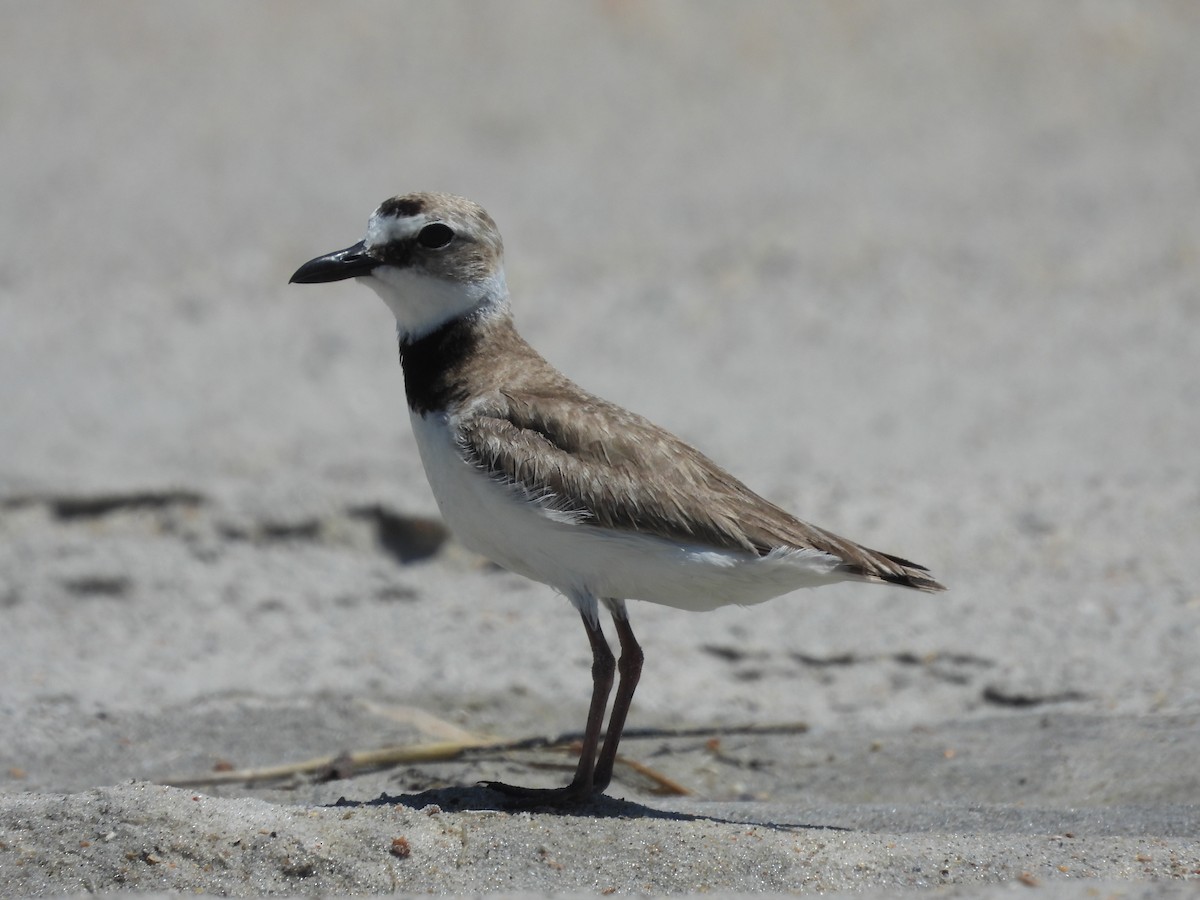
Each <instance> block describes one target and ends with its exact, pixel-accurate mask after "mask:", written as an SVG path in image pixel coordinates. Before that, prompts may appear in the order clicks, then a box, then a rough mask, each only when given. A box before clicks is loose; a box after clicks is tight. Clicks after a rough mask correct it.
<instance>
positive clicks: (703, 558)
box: [291, 193, 944, 805]
mask: <svg viewBox="0 0 1200 900" xmlns="http://www.w3.org/2000/svg"><path fill="white" fill-rule="evenodd" d="M347 278H357V279H359V280H360V281H361V282H362V283H363V284H365V285H367V286H368V287H370V288H372V289H374V290H375V292H376V293H377V294H378V295H379V296H380V297H381V298H382V299H383V302H384V303H386V304H387V306H388V308H389V309H391V311H392V313H393V314H394V315H395V317H396V330H397V334H398V336H399V342H400V365H401V368H402V369H403V372H404V389H405V394H406V396H407V400H408V411H409V419H410V421H411V423H412V428H413V434H414V435H415V437H416V443H417V447H418V449H419V452H420V455H421V462H422V464H423V465H424V468H425V474H426V476H427V477H428V479H429V485H430V487H431V488H432V490H433V495H434V497H435V499H436V501H437V504H438V508H439V509H440V510H441V513H442V515H443V517H444V518H445V520H446V523H447V524H448V525H449V527H450V529H451V531H453V532H454V534H455V535H456V536H457V537H458V538H459V540H460V541H461V542H462V543H463V544H464V545H466V546H467V547H468V548H470V549H472V550H474V551H476V552H478V553H480V554H482V555H483V556H485V557H488V558H489V559H491V560H493V561H494V562H496V563H498V564H499V565H501V566H503V567H504V568H506V569H509V570H511V571H513V572H518V573H520V574H521V575H524V576H526V577H528V578H531V579H533V580H534V581H538V582H541V583H543V584H547V585H550V586H551V587H553V588H555V589H557V590H558V591H560V592H561V593H562V594H563V595H564V596H566V598H567V599H568V600H570V601H571V603H572V604H573V605H574V606H575V608H576V609H577V610H578V612H579V614H580V616H581V618H582V619H583V626H584V628H585V629H586V631H587V637H588V641H589V642H590V644H591V650H592V699H591V704H590V707H589V710H588V717H587V725H586V728H585V730H584V739H583V745H582V752H581V753H580V757H579V763H578V765H577V767H576V769H575V774H574V777H573V778H572V780H571V782H570V784H568V785H566V786H565V787H561V788H525V787H517V786H514V785H507V784H502V783H500V782H485V784H486V785H487V786H488V787H490V788H493V789H495V790H497V791H500V792H501V793H503V794H505V795H508V796H510V797H514V798H518V800H519V801H520V802H525V803H532V804H546V805H567V804H572V803H579V802H583V801H586V800H587V799H588V798H590V797H593V796H595V795H597V794H600V793H602V792H603V791H604V790H605V789H606V788H607V787H608V784H609V781H610V779H611V778H612V771H613V762H614V760H615V758H616V754H617V745H618V743H619V742H620V740H621V731H622V729H623V728H624V725H625V719H626V716H627V714H628V712H629V705H630V702H631V701H632V699H633V694H634V690H635V689H636V688H637V684H638V679H639V677H640V676H641V671H642V649H641V647H640V646H639V645H638V642H637V639H636V638H635V637H634V634H633V629H632V628H631V627H630V624H629V615H628V611H627V609H626V605H625V603H626V601H627V600H646V601H649V602H651V603H661V604H665V605H667V606H673V607H676V608H679V609H686V610H710V609H715V608H717V607H720V606H726V605H729V604H738V605H748V604H752V603H760V602H762V601H765V600H769V599H771V598H772V597H777V596H779V595H781V594H785V593H788V592H790V591H793V590H796V589H797V588H802V587H814V586H818V585H824V584H832V583H834V582H839V581H862V582H877V583H884V584H896V585H903V586H904V587H908V588H915V589H916V590H919V591H941V590H944V588H943V586H942V585H941V584H939V583H938V582H937V581H935V580H934V578H933V577H932V576H931V575H930V574H929V571H928V570H927V569H926V568H925V567H924V566H920V565H917V564H916V563H913V562H909V561H908V560H906V559H901V558H900V557H898V556H892V555H890V554H887V553H880V552H879V551H877V550H870V549H868V548H866V547H863V546H862V545H860V544H856V543H854V542H853V541H850V540H847V539H846V538H843V537H839V536H838V535H836V534H833V533H832V532H829V531H826V530H824V529H822V528H818V527H816V526H815V525H809V524H808V523H806V522H802V521H800V520H799V519H797V518H795V517H794V516H792V515H791V514H789V513H787V512H785V511H784V510H783V509H781V508H780V507H778V506H776V505H775V504H774V503H771V502H770V501H768V500H765V499H764V498H762V497H760V496H759V495H758V494H756V493H755V492H754V491H752V490H750V488H748V487H746V485H744V484H742V482H740V481H739V480H737V479H736V478H734V477H733V476H732V475H730V474H729V473H728V472H726V471H725V470H724V469H722V468H721V467H720V466H718V465H717V464H716V463H714V462H713V461H712V460H710V459H709V458H708V457H706V456H705V455H704V454H702V453H700V451H698V450H696V449H694V448H693V447H691V446H689V445H688V444H686V443H684V442H683V441H681V440H680V439H679V438H677V437H675V436H673V435H671V434H669V433H668V432H667V431H664V430H663V429H662V428H659V427H658V426H657V425H655V424H653V423H652V422H650V421H648V420H647V419H645V418H643V417H641V416H639V415H637V414H635V413H632V412H629V411H628V410H625V409H622V408H621V407H620V406H617V405H615V404H613V403H609V402H607V401H605V400H602V399H600V398H599V397H596V396H594V395H593V394H590V393H588V392H587V391H585V390H583V389H582V388H581V387H579V386H577V385H576V384H575V383H574V382H572V381H570V380H569V379H568V378H567V377H566V376H565V375H563V374H562V373H560V372H559V371H558V370H556V369H555V368H554V367H553V366H551V365H550V364H549V363H548V362H546V360H544V359H543V358H542V357H541V356H540V355H539V354H538V353H537V351H536V350H534V349H533V348H532V347H531V346H530V345H529V344H527V343H526V342H525V340H524V339H523V338H522V337H521V336H520V335H519V334H518V333H517V331H516V328H515V327H514V325H513V319H512V314H511V311H510V309H509V295H508V288H507V286H506V283H505V278H504V254H503V244H502V242H501V240H500V232H499V229H497V227H496V223H495V222H493V221H492V218H491V216H489V215H488V214H487V212H485V211H484V209H483V208H482V207H480V206H479V205H477V204H475V203H473V202H471V201H470V200H466V199H464V198H462V197H455V196H452V195H449V194H438V193H414V194H406V195H403V196H399V197H393V198H392V199H390V200H386V201H384V202H383V203H382V204H381V205H380V206H379V208H378V209H376V210H375V213H374V214H373V215H372V216H371V218H370V221H369V222H368V224H367V231H366V236H365V237H364V238H363V240H361V241H359V242H358V243H357V244H355V245H354V246H352V247H348V248H347V249H345V250H338V251H337V252H334V253H329V254H326V255H324V256H318V257H317V258H316V259H313V260H310V261H309V262H306V263H305V264H304V265H302V266H301V267H300V268H299V269H297V270H296V273H295V274H294V275H293V276H292V278H291V280H292V281H293V282H298V283H301V284H313V283H319V282H330V281H340V280H342V279H347ZM601 604H603V605H604V606H605V607H606V608H607V610H608V611H609V613H611V615H612V620H613V625H614V627H615V630H616V634H617V639H618V641H619V644H620V658H619V660H615V659H614V656H613V653H612V650H611V649H610V647H609V645H608V642H607V640H606V639H605V637H604V633H603V631H602V629H601V625H600V605H601ZM614 674H617V675H619V679H618V680H617V689H616V694H615V696H614V698H613V705H612V712H611V715H610V717H609V720H608V727H607V728H605V727H604V716H605V712H606V709H607V706H608V698H609V695H610V694H611V693H612V686H613V681H614ZM601 741H603V743H601Z"/></svg>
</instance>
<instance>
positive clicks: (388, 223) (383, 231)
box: [363, 213, 429, 250]
mask: <svg viewBox="0 0 1200 900" xmlns="http://www.w3.org/2000/svg"><path fill="white" fill-rule="evenodd" d="M428 222H429V219H428V218H427V217H426V216H425V215H424V214H422V213H418V214H417V215H415V216H394V215H393V216H383V215H380V214H379V213H375V215H373V216H371V221H369V222H368V223H367V234H366V236H365V237H364V238H363V243H365V244H366V245H367V249H368V250H371V249H373V248H375V247H383V246H385V245H386V244H390V243H392V242H393V241H402V240H404V239H405V238H410V237H412V236H413V235H414V234H416V233H417V232H418V231H420V230H421V229H422V228H424V227H425V225H427V224H428Z"/></svg>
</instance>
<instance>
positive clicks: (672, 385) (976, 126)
mask: <svg viewBox="0 0 1200 900" xmlns="http://www.w3.org/2000/svg"><path fill="white" fill-rule="evenodd" d="M4 21H5V27H4V28H3V29H2V30H0V76H2V77H0V111H2V115H0V146H2V147H3V159H4V165H3V166H2V167H0V196H2V197H3V208H4V215H3V216H0V239H2V244H0V245H2V246H3V247H4V251H3V254H0V412H2V414H0V895H4V896H33V895H45V894H72V893H85V892H87V893H90V892H99V893H105V894H111V895H123V894H127V893H131V892H138V893H155V894H160V895H175V894H179V895H183V894H186V895H194V894H206V893H208V894H223V895H254V894H260V893H268V892H270V893H276V894H294V895H309V894H322V895H338V894H351V893H385V892H387V893H391V892H400V893H427V892H435V893H446V894H466V895H481V894H496V893H500V894H508V895H518V896H529V895H586V894H594V893H620V894H625V893H672V894H676V893H678V894H683V893H698V892H706V893H721V894H729V893H756V894H759V893H784V894H790V893H810V892H815V891H825V892H835V893H836V892H848V893H853V894H855V895H865V896H869V897H883V896H894V895H895V894H896V893H897V892H898V891H900V890H903V891H905V892H911V893H916V894H937V895H938V896H948V897H988V898H990V897H1001V896H1010V895H1014V894H1018V895H1019V894H1020V893H1021V892H1024V891H1026V890H1029V889H1031V888H1032V889H1034V892H1035V893H1036V894H1037V895H1039V896H1047V897H1055V898H1059V897H1061V898H1076V897H1079V898H1082V897H1096V896H1120V897H1160V896H1163V897H1165V896H1185V895H1190V894H1191V892H1194V890H1195V887H1196V882H1197V881H1198V880H1200V840H1198V838H1200V774H1198V773H1200V766H1197V764H1196V759H1197V758H1198V756H1200V670H1198V667H1197V662H1196V660H1197V649H1196V648H1197V647H1198V646H1200V586H1198V582H1197V578H1196V574H1195V568H1196V567H1195V561H1194V560H1195V553H1196V548H1197V547H1198V546H1200V469H1198V467H1197V464H1196V460H1197V458H1198V456H1197V449H1196V448H1197V447H1198V446H1200V416H1197V414H1196V411H1197V408H1198V406H1200V365H1198V364H1197V360H1200V294H1198V293H1197V285H1198V284H1200V175H1198V172H1200V170H1198V169H1197V167H1196V160H1197V159H1198V158H1200V106H1198V105H1197V104H1196V103H1195V97H1196V96H1197V92H1198V91H1200V55H1197V54H1196V53H1195V46H1196V43H1197V40H1198V39H1200V12H1198V11H1197V9H1196V8H1194V7H1193V6H1192V5H1190V4H1184V3H1178V4H1172V3H1142V4H1136V5H1134V4H1123V3H1116V2H1113V3H1106V2H1098V3H1094V4H1089V5H1086V6H1076V5H1066V4H1046V3H1032V2H1013V3H1005V4H961V3H957V2H950V0H947V2H939V3H924V4H920V5H911V4H910V5H903V6H890V5H883V4H879V5H868V4H847V3H829V4H804V5H793V4H784V3H780V4H771V3H764V4H756V5H754V6H752V7H747V6H742V5H737V6H735V5H733V4H727V5H721V4H694V3H693V4H684V3H678V4H672V3H651V4H623V3H592V4H551V3H506V4H490V5H482V4H458V3H442V4H436V5H434V4H390V3H379V4H366V3H362V4H350V5H340V6H337V7H334V6H324V5H315V4H298V3H286V4H285V3H263V4H255V5H237V6H235V5H233V4H220V3H198V2H197V3H178V4H170V5H160V4H153V3H134V2H130V3H123V4H121V5H115V6H96V5H93V4H86V3H79V2H63V3H56V4H38V5H27V4H11V5H7V6H6V8H5V16H4ZM418 189H439V190H449V191H453V192H456V193H461V194H465V195H467V196H471V197H472V198H474V199H476V200H478V201H480V202H481V203H483V204H484V205H485V206H486V207H487V208H488V209H489V210H490V211H491V213H492V214H493V216H494V217H495V218H496V219H497V221H498V222H499V224H500V226H501V229H502V230H503V233H504V236H505V240H506V245H507V249H508V276H509V283H510V286H511V287H512V289H513V293H514V304H515V309H516V315H517V321H518V324H519V326H520V327H521V329H522V331H523V332H524V333H525V335H526V336H527V337H528V338H529V339H530V340H531V342H532V343H533V344H534V345H535V346H537V347H538V348H539V349H541V350H542V351H543V352H544V353H545V355H546V356H547V357H548V358H549V359H550V360H551V361H552V362H554V363H555V364H557V365H559V366H560V367H561V368H563V369H564V370H565V371H567V372H568V373H569V374H570V375H571V376H572V377H574V378H576V379H577V380H578V381H580V382H581V383H582V384H584V385H585V386H587V387H588V388H589V389H591V390H593V391H595V392H597V393H599V394H601V395H603V396H606V397H609V398H610V399H613V400H615V401H617V402H620V403H623V404H625V405H627V406H630V407H631V408H634V409H636V410H637V411H639V412H641V413H644V414H646V415H648V416H650V417H651V418H653V419H655V420H656V421H658V422H660V423H662V424H663V425H665V426H667V427H669V428H671V429H672V430H673V431H675V432H676V433H678V434H680V435H681V436H682V437H684V438H685V439H687V440H689V441H691V442H692V443H695V444H696V445H698V446H700V447H701V448H702V449H704V450H705V451H706V452H707V453H708V454H709V455H711V456H712V457H714V458H715V459H716V460H718V461H719V462H720V463H722V464H723V465H725V466H727V467H728V468H730V469H731V470H732V471H734V472H735V473H737V474H738V475H739V476H740V477H742V478H743V479H744V480H745V481H747V482H748V483H749V484H750V485H752V486H753V487H754V488H755V489H757V490H759V491H760V492H761V493H763V494H764V495H766V496H768V497H770V498H771V499H772V500H774V501H776V502H778V503H780V504H782V505H784V506H786V507H788V508H790V509H792V510H794V511H796V512H797V513H798V514H799V515H801V516H802V517H804V518H807V519H810V520H812V521H815V522H817V523H819V524H821V525H824V526H826V527H829V528H831V529H833V530H835V531H838V532H841V533H844V534H846V535H848V536H851V537H853V538H855V539H858V540H861V541H862V542H864V543H866V544H868V545H871V546H877V547H880V548H882V549H884V550H887V551H890V552H895V553H899V554H901V555H904V556H907V557H910V558H913V559H916V560H918V561H920V562H922V563H925V564H927V565H929V566H930V567H931V568H932V569H934V571H935V573H936V574H937V575H938V577H939V578H940V579H941V580H943V581H944V582H945V583H946V584H947V585H949V587H950V588H951V590H950V592H949V593H948V594H945V595H939V596H936V597H931V596H925V595H918V594H915V593H911V592H905V591H902V590H898V589H886V588H877V587H872V586H856V585H840V586H837V587H832V588H827V589H822V590H821V591H811V592H800V593H797V594H794V595H791V596H789V597H786V598H781V599H779V600H776V601H773V602H771V603H769V604H765V605H762V606H758V607H754V608H751V609H725V610H720V611H718V612H715V613H711V614H687V613H682V612H678V611H674V610H669V609H663V608H658V607H653V606H650V605H648V604H640V603H637V604H633V605H632V608H631V613H632V616H633V623H634V627H635V629H636V630H637V633H638V635H639V637H640V638H641V640H642V643H643V645H644V648H645V652H646V659H647V662H646V671H645V675H644V681H643V684H642V686H641V688H640V689H639V693H638V696H637V699H636V701H635V703H634V707H633V712H632V715H631V719H630V725H629V727H630V729H631V733H630V736H629V738H628V740H627V742H626V743H625V744H624V745H623V751H624V755H625V757H626V758H627V759H628V760H629V761H630V763H631V765H625V766H622V767H621V768H620V769H619V771H618V772H617V780H616V782H615V783H614V784H613V786H612V788H611V790H610V791H609V796H608V797H606V798H604V799H601V800H598V801H597V802H596V803H594V804H592V805H590V806H586V807H583V808H580V809H577V810H573V811H570V812H569V813H556V812H552V811H547V810H514V809H509V808H506V807H505V806H504V804H503V803H502V801H501V798H499V797H498V796H497V795H495V794H494V793H492V792H489V791H487V790H485V789H483V788H481V787H478V786H477V783H478V782H479V781H481V780H486V779H495V778H503V779H508V780H514V781H519V782H526V783H540V784H547V785H552V784H556V783H560V782H562V781H564V780H565V779H566V777H567V775H568V772H569V769H570V766H571V759H570V756H569V753H568V752H566V751H561V750H560V751H557V752H555V751H521V752H503V753H501V752H491V753H482V752H476V753H473V754H467V755H465V756H463V757H461V758H457V759H447V760H442V761H439V762H435V763H427V764H405V765H400V766H396V767H391V768H386V769H368V768H365V767H359V768H357V769H354V768H350V767H347V766H345V765H340V766H337V767H336V768H335V770H334V771H330V772H326V773H325V777H323V778H312V777H300V776H293V777H289V778H286V779H283V780H278V781H265V780H260V781H257V782H251V783H246V782H236V783H227V784H205V785H203V786H195V784H194V782H195V780H196V779H200V778H203V777H205V776H210V775H212V773H213V772H214V770H227V769H229V768H231V767H232V768H241V767H258V766H271V765H276V764H283V763H289V762H296V761H301V760H305V759H309V758H313V757H323V756H327V757H334V756H338V755H339V754H344V753H348V752H352V751H361V750H369V749H372V748H376V747H382V746H389V745H404V744H411V743H428V742H430V741H436V740H442V739H444V738H446V737H447V736H454V735H458V734H461V733H462V732H468V733H470V734H473V735H495V736H499V737H502V738H508V739H514V740H518V739H522V738H527V737H538V736H543V735H557V734H561V733H570V732H574V731H577V730H578V729H579V728H580V727H581V726H582V724H583V719H584V714H585V710H586V701H587V695H588V689H589V688H588V664H589V657H588V651H587V642H586V639H585V637H584V634H583V631H582V629H581V628H580V627H579V623H578V621H577V618H576V617H575V615H574V613H573V612H572V611H571V609H570V607H569V605H568V604H566V603H565V602H564V601H563V600H562V599H561V598H559V597H557V596H555V595H554V594H553V592H551V591H550V590H549V589H548V588H544V587H542V586H539V585H534V584H531V583H528V582H526V581H524V580H522V579H520V578H519V577H517V576H514V575H511V574H508V573H505V572H502V571H499V570H496V569H495V568H494V567H491V566H489V565H487V564H486V563H485V562H483V561H481V560H479V559H477V558H475V557H473V556H472V555H471V554H470V553H469V552H467V551H466V550H465V549H463V548H462V547H461V546H459V545H458V544H456V543H455V541H454V540H453V538H452V537H451V536H449V535H447V534H446V533H445V531H444V529H442V527H441V526H440V524H439V521H438V518H437V510H436V506H435V505H434V503H433V500H432V497H431V496H430V494H429V492H428V488H427V486H426V484H425V481H424V478H423V476H422V473H421V470H420V464H419V461H418V460H417V458H416V453H415V447H414V445H413V441H412V437H411V435H410V434H409V431H408V424H407V421H406V420H407V416H406V415H405V411H404V401H403V396H402V383H401V379H400V373H399V369H398V366H397V364H396V358H395V357H396V351H395V341H394V335H393V333H392V325H391V322H390V318H389V314H388V313H387V311H386V309H384V308H383V307H382V305H381V304H380V303H379V302H378V300H377V299H376V298H375V297H374V296H372V295H371V294H370V293H369V292H368V291H365V290H363V289H362V288H361V287H359V286H357V285H354V284H344V285H330V286H319V287H309V286H289V285H288V284H287V279H288V277H289V275H290V274H291V272H292V271H293V270H294V269H295V268H296V266H298V265H299V264H300V263H302V262H304V261H305V260H306V259H308V258H310V257H312V256H314V255H317V254H319V253H322V252H326V251H329V250H333V249H337V248H340V247H344V246H347V245H349V244H351V243H353V242H354V241H356V240H358V238H359V237H360V236H361V232H362V229H363V226H364V224H365V221H366V218H367V216H368V215H369V213H370V211H371V209H372V208H373V207H374V206H375V205H376V204H377V203H378V202H379V201H381V200H382V199H384V198H385V197H387V196H389V195H391V194H395V193H400V192H405V191H409V190H418ZM764 726H779V728H777V729H776V730H774V731H771V730H770V729H769V728H767V729H764ZM635 766H641V767H646V768H648V769H649V770H651V772H652V773H656V774H657V775H658V776H661V777H662V778H665V779H670V780H671V781H673V782H675V783H677V784H678V785H680V786H681V787H682V788H683V789H685V790H686V791H687V793H686V794H685V795H674V796H665V795H662V794H659V793H655V784H656V782H655V781H653V780H651V779H650V778H649V777H648V776H647V775H646V774H644V773H643V774H639V773H638V772H637V771H635V768H634V767H635ZM169 783H170V784H184V783H187V785H188V786H170V784H169Z"/></svg>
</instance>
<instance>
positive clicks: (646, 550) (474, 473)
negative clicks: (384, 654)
mask: <svg viewBox="0 0 1200 900" xmlns="http://www.w3.org/2000/svg"><path fill="white" fill-rule="evenodd" d="M410 419H411V421H412V427H413V434H414V435H415V437H416V439H417V447H418V448H419V450H420V453H421V462H422V463H423V464H424V466H425V475H426V477H427V478H428V479H429V485H430V487H431V488H432V489H433V495H434V497H435V498H436V500H437V503H438V508H439V509H440V510H441V512H442V516H443V517H444V518H445V520H446V524H447V525H449V526H450V529H451V530H452V531H453V532H454V534H455V535H456V536H457V537H458V539H459V540H460V541H462V543H463V544H465V545H466V546H467V547H469V548H470V549H472V550H474V551H475V552H476V553H480V554H482V555H483V556H486V557H487V558H488V559H491V560H492V561H494V562H496V563H498V564H499V565H501V566H503V567H504V568H506V569H509V570H511V571H513V572H517V573H519V574H521V575H524V576H526V577H527V578H531V579H533V580H534V581H540V582H542V583H543V584H548V585H550V586H551V587H554V588H556V589H558V590H559V591H562V592H563V593H564V594H566V595H567V596H568V597H571V598H573V599H576V600H578V599H579V598H582V597H591V598H603V597H611V598H615V599H624V600H648V601H650V602H652V603H661V604H664V605H666V606H674V607H677V608H680V609H689V610H709V609H716V608H717V607H719V606H724V605H727V604H731V603H736V604H749V603H761V602H762V601H764V600H769V599H771V598H772V597H777V596H779V595H780V594H785V593H787V592H789V591H792V590H795V589H797V588H801V587H813V586H816V585H820V584H830V583H832V582H835V581H841V580H843V577H842V576H841V575H840V574H839V573H837V572H836V571H835V570H834V569H835V566H836V565H837V564H838V562H839V560H837V559H836V558H834V557H832V556H829V555H828V554H825V553H821V552H819V551H816V550H800V549H795V548H788V547H782V548H780V549H778V550H775V551H773V552H771V553H770V554H768V555H767V556H765V557H759V556H756V555H753V554H750V553H741V552H734V551H728V550H715V549H713V548H711V547H706V546H702V545H698V544H681V543H680V542H678V541H672V540H667V539H664V538H659V537H655V536H653V535H647V534H637V533H633V532H627V531H616V530H611V529H606V528H599V527H596V526H593V525H588V524H583V523H581V522H580V521H579V520H578V518H576V517H573V516H571V515H570V514H564V513H562V512H559V511H556V510H555V509H553V508H549V507H547V505H546V504H545V503H537V502H532V501H531V500H530V499H529V498H528V496H527V495H526V494H525V493H524V492H522V491H521V490H520V489H518V488H516V487H514V486H512V485H506V484H504V483H502V482H499V481H497V480H495V479H493V478H491V477H489V476H488V475H487V474H486V473H485V472H483V471H482V470H481V469H479V468H478V467H477V466H475V465H473V464H471V463H469V462H467V461H466V460H465V459H464V458H463V455H462V452H461V448H460V447H459V445H458V443H457V442H456V441H455V439H454V429H453V420H452V419H451V418H450V417H448V416H447V415H446V414H445V413H440V414H436V413H430V414H428V415H425V416H421V415H417V414H415V413H413V414H410Z"/></svg>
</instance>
